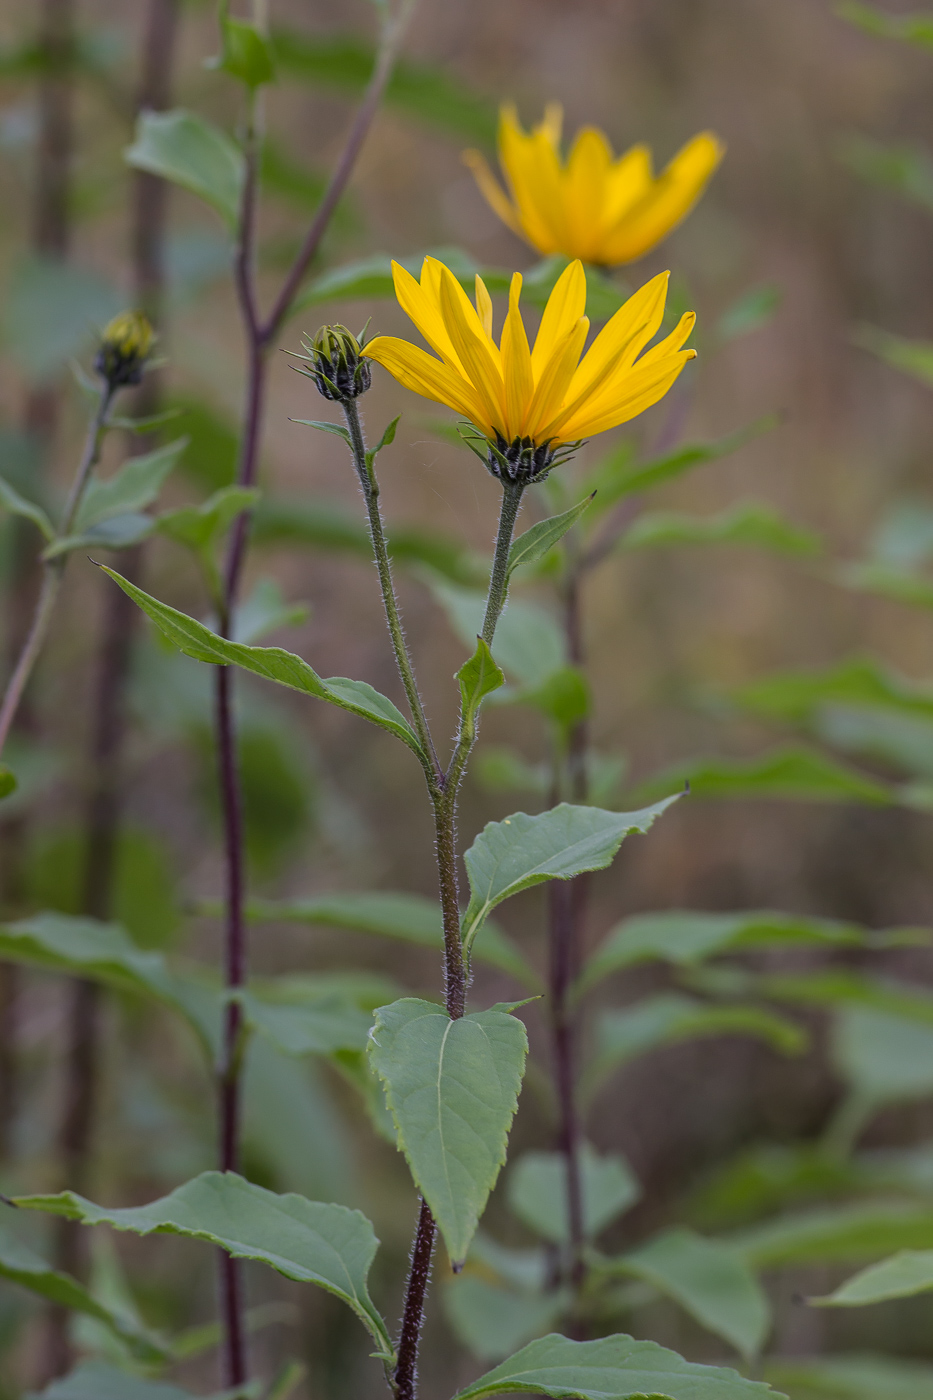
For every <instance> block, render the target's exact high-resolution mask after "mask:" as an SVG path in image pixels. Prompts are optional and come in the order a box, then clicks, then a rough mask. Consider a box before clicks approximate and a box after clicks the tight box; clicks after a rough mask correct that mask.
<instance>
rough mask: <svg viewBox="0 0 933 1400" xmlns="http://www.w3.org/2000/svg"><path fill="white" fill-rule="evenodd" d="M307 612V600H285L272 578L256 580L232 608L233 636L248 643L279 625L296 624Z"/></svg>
mask: <svg viewBox="0 0 933 1400" xmlns="http://www.w3.org/2000/svg"><path fill="white" fill-rule="evenodd" d="M310 611H311V609H310V608H309V606H308V604H307V603H286V601H285V599H284V598H283V597H282V590H281V589H280V588H279V585H278V584H277V583H276V581H275V579H271V578H260V579H257V580H256V583H255V585H254V586H253V591H252V592H251V593H250V595H249V597H248V598H246V599H244V601H243V602H242V603H240V604H239V606H238V607H237V609H236V614H235V617H234V623H233V639H234V641H236V642H245V643H246V644H247V645H250V646H251V645H252V644H253V643H255V642H258V641H259V639H260V637H265V636H267V634H268V633H269V632H277V631H278V630H279V629H280V628H281V627H300V626H301V624H302V623H303V622H306V621H307V619H308V615H309V613H310Z"/></svg>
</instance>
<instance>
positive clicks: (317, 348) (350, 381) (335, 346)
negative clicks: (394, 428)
mask: <svg viewBox="0 0 933 1400" xmlns="http://www.w3.org/2000/svg"><path fill="white" fill-rule="evenodd" d="M304 344H305V349H306V350H307V351H308V356H307V358H308V362H309V369H308V370H307V371H306V372H307V373H308V374H309V376H310V378H312V379H313V380H314V382H315V384H316V385H317V387H318V389H319V390H320V392H321V393H322V394H323V395H324V397H325V399H335V400H337V401H338V402H339V400H341V399H355V398H357V396H358V395H360V394H365V392H366V390H367V389H368V388H369V386H370V384H371V383H372V368H371V366H370V363H369V361H368V360H366V359H364V358H363V346H362V345H361V344H360V341H359V340H358V339H357V338H356V336H355V335H354V334H353V333H352V331H348V330H347V328H346V326H322V327H321V329H320V330H319V331H318V333H317V335H316V336H315V337H314V340H313V341H308V340H306V341H305V343H304Z"/></svg>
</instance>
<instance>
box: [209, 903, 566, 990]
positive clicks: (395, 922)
mask: <svg viewBox="0 0 933 1400" xmlns="http://www.w3.org/2000/svg"><path fill="white" fill-rule="evenodd" d="M205 912H211V913H219V906H216V908H215V907H214V906H207V907H206V908H205ZM246 917H247V918H248V919H255V920H275V919H281V920H283V921H285V922H287V923H298V924H329V925H331V926H332V927H333V928H346V929H353V930H355V931H356V932H359V933H371V934H375V935H377V936H379V937H381V938H398V939H400V940H401V941H402V942H403V943H417V944H420V945H421V946H422V947H426V948H437V949H441V948H443V946H444V926H443V922H442V920H441V911H440V906H439V904H438V902H437V900H436V899H425V898H424V897H423V896H422V895H417V894H397V893H395V892H394V891H389V892H386V893H380V894H377V893H369V892H366V893H362V894H342V893H340V892H338V893H335V894H324V895H318V896H317V897H315V898H311V899H281V900H278V899H252V900H250V901H249V902H248V904H247V906H246ZM473 956H474V957H475V958H477V959H478V960H479V961H480V962H485V963H488V964H489V966H490V967H498V968H500V969H501V970H502V971H503V972H508V973H509V974H510V975H511V976H512V977H514V978H516V980H517V981H519V982H522V983H523V984H524V985H525V986H527V987H534V988H535V989H537V988H538V986H539V983H540V978H539V977H538V975H537V973H536V972H535V971H534V970H533V969H532V968H531V967H530V966H529V965H528V963H527V962H526V961H525V959H524V958H523V957H522V955H521V953H520V952H519V951H518V949H517V948H516V947H515V945H514V943H513V942H512V941H511V939H510V938H508V937H507V936H506V935H505V934H504V933H503V932H502V930H501V929H500V928H499V927H498V926H497V925H496V924H494V923H492V922H491V921H489V920H487V921H486V923H485V924H484V925H483V927H482V929H481V930H480V932H479V934H478V936H477V938H476V942H475V943H474V946H473Z"/></svg>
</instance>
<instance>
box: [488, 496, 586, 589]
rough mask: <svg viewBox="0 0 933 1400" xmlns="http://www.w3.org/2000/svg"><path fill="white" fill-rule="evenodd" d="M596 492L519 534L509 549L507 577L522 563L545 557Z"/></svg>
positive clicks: (536, 560) (529, 562) (530, 562)
mask: <svg viewBox="0 0 933 1400" xmlns="http://www.w3.org/2000/svg"><path fill="white" fill-rule="evenodd" d="M595 494H596V493H595V491H594V492H593V493H592V494H591V495H589V496H587V497H586V499H585V500H583V501H580V502H579V503H578V504H577V505H575V506H571V507H570V509H569V510H565V511H564V512H563V513H562V514H561V515H552V516H551V517H550V518H549V519H548V520H541V521H539V522H538V524H537V525H532V527H531V529H530V530H526V531H525V533H524V534H523V535H519V537H518V539H517V540H513V542H512V548H511V549H510V550H509V562H508V573H507V577H508V578H511V577H512V574H513V573H514V572H515V570H516V569H517V568H519V567H520V566H521V565H522V564H537V562H538V560H539V559H543V558H544V556H545V554H547V552H548V550H549V549H552V548H553V547H554V545H555V544H557V543H558V542H559V541H560V540H562V539H563V538H564V536H565V535H566V533H567V531H568V530H569V529H570V528H571V526H572V525H575V524H576V523H577V521H578V520H579V519H580V516H581V515H582V514H583V512H584V511H585V510H586V508H587V506H588V505H589V504H590V502H591V501H592V499H593V496H595Z"/></svg>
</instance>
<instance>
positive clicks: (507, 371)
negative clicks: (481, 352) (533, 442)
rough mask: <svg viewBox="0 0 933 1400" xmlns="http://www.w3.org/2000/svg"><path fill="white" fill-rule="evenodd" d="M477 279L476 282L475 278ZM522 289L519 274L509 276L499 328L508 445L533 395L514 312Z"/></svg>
mask: <svg viewBox="0 0 933 1400" xmlns="http://www.w3.org/2000/svg"><path fill="white" fill-rule="evenodd" d="M477 280H479V279H477ZM521 290H522V274H521V273H520V272H515V273H513V274H512V285H511V287H510V288H509V311H508V315H507V316H506V318H505V325H504V326H503V327H502V377H503V379H504V380H505V420H506V421H505V437H506V440H507V441H508V442H511V441H512V439H513V438H514V437H519V436H520V435H521V432H522V425H523V423H524V421H525V413H526V411H527V409H528V405H529V404H530V403H531V398H532V394H533V393H534V379H533V377H532V373H531V351H530V350H529V349H528V337H527V335H526V334H525V327H524V325H523V323H522V313H521V312H520V311H519V309H518V298H519V296H520V295H521Z"/></svg>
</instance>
